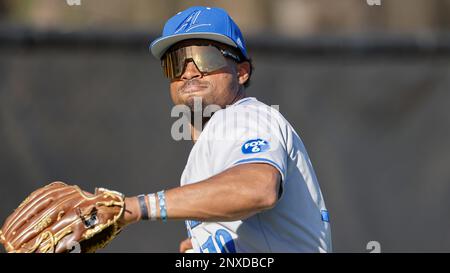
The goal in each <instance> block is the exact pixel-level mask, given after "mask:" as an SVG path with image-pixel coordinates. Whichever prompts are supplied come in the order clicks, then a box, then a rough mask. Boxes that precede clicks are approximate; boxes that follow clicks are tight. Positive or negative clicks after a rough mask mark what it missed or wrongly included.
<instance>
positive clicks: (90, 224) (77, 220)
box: [0, 181, 124, 253]
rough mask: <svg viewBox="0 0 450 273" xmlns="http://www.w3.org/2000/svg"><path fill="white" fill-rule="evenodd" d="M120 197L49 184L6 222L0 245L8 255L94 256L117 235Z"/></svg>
mask: <svg viewBox="0 0 450 273" xmlns="http://www.w3.org/2000/svg"><path fill="white" fill-rule="evenodd" d="M123 213H124V197H123V195H122V194H121V193H118V192H115V191H109V190H106V189H102V188H99V189H96V190H95V194H90V193H88V192H85V191H82V190H81V189H80V188H79V187H78V186H71V185H67V184H65V183H63V182H59V181H58V182H53V183H51V184H49V185H47V186H45V187H43V188H40V189H38V190H36V191H34V192H33V193H32V194H30V195H29V196H28V197H27V198H26V199H25V201H23V202H22V204H20V206H19V207H18V208H17V209H16V210H15V211H14V212H13V213H12V214H11V215H10V216H9V217H8V218H7V219H6V221H5V223H4V225H3V227H2V229H1V230H0V243H1V244H3V245H4V247H5V249H6V251H8V252H20V253H23V252H25V253H31V252H39V253H49V252H50V253H52V252H57V253H60V252H71V251H72V250H75V251H74V252H95V250H97V249H99V248H103V247H104V246H105V245H106V244H107V243H109V242H110V241H111V240H112V239H113V238H114V237H115V236H116V235H117V234H118V232H119V231H120V227H119V225H118V220H119V219H120V217H121V216H122V215H123Z"/></svg>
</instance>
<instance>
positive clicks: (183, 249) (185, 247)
mask: <svg viewBox="0 0 450 273" xmlns="http://www.w3.org/2000/svg"><path fill="white" fill-rule="evenodd" d="M188 249H192V242H191V239H190V238H187V239H185V240H183V241H181V243H180V253H185V252H186V250H188Z"/></svg>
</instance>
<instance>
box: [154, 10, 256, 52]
mask: <svg viewBox="0 0 450 273" xmlns="http://www.w3.org/2000/svg"><path fill="white" fill-rule="evenodd" d="M187 39H208V40H213V41H217V42H220V43H223V44H227V45H230V46H233V47H236V48H238V49H239V50H240V51H241V53H242V55H243V56H244V57H245V58H246V59H249V58H248V55H247V49H246V47H245V43H244V38H243V37H242V33H241V30H240V29H239V27H238V26H237V24H236V23H235V22H234V21H233V19H231V17H230V15H228V13H227V12H226V11H225V10H223V9H221V8H214V7H202V6H194V7H190V8H188V9H186V10H184V11H181V12H179V13H177V14H176V15H175V16H173V17H172V18H170V19H169V20H168V21H167V22H166V24H165V25H164V29H163V32H162V35H161V37H159V38H157V39H156V40H154V41H153V42H152V43H151V45H150V51H151V53H152V54H153V56H155V57H156V58H158V59H161V57H162V56H163V55H164V53H165V52H166V51H167V49H169V48H170V47H171V46H172V45H174V44H176V43H177V42H180V41H183V40H187Z"/></svg>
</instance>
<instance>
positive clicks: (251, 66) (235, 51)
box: [224, 44, 255, 88]
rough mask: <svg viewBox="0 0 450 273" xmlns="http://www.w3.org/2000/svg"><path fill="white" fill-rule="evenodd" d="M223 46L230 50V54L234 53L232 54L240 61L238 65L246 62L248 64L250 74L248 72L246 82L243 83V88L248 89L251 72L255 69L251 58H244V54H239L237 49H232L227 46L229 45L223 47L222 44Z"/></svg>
mask: <svg viewBox="0 0 450 273" xmlns="http://www.w3.org/2000/svg"><path fill="white" fill-rule="evenodd" d="M224 46H225V47H226V48H227V49H228V50H230V51H231V53H234V54H236V55H238V56H239V59H241V61H240V62H238V63H243V62H248V63H249V64H250V72H249V75H248V80H247V81H246V82H245V83H244V87H245V88H248V87H249V86H250V79H251V77H252V73H253V70H254V69H255V67H254V66H253V61H252V58H248V59H247V58H246V57H245V56H244V54H242V52H241V51H240V50H239V49H237V48H235V47H232V46H229V45H225V44H224Z"/></svg>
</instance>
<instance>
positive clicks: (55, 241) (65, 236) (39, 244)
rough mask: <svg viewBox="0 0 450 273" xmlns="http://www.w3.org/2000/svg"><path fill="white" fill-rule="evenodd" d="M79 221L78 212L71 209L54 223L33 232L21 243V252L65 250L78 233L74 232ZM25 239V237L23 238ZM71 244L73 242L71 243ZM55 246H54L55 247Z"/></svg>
mask: <svg viewBox="0 0 450 273" xmlns="http://www.w3.org/2000/svg"><path fill="white" fill-rule="evenodd" d="M80 222H81V218H80V217H79V216H78V214H77V213H76V212H75V211H74V210H71V211H69V212H68V214H65V215H63V216H62V217H61V218H60V219H59V220H58V221H56V223H55V224H53V225H51V226H49V227H48V228H46V229H45V230H43V231H41V232H39V233H38V234H35V236H34V237H33V238H32V239H30V240H28V241H25V243H23V244H21V249H20V251H21V252H30V251H32V252H40V253H42V252H57V253H61V252H67V251H68V250H69V249H70V248H71V244H70V243H72V242H73V243H75V242H76V241H77V238H79V236H78V234H77V233H76V232H74V231H75V230H76V228H75V227H76V225H77V224H79V223H80ZM23 239H25V238H23ZM19 245H20V244H19ZM72 245H73V244H72ZM55 246H56V247H55Z"/></svg>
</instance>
